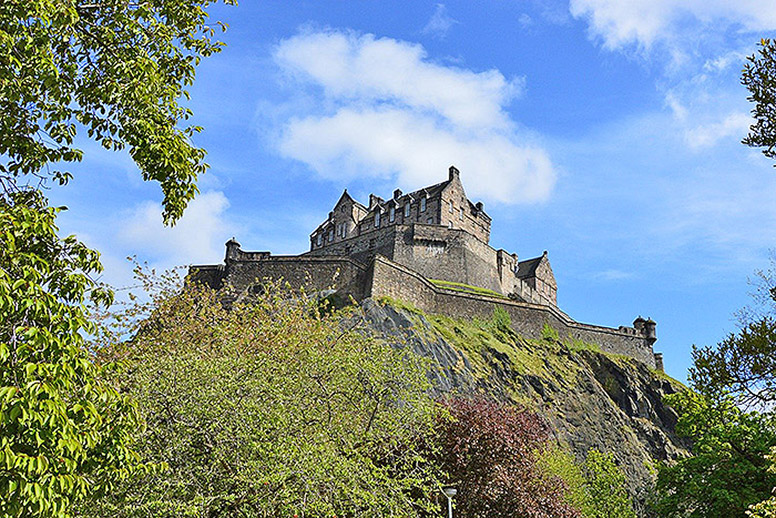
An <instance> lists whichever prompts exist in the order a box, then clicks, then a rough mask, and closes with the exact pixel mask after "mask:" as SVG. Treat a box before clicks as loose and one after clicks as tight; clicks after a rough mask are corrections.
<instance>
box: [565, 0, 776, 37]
mask: <svg viewBox="0 0 776 518" xmlns="http://www.w3.org/2000/svg"><path fill="white" fill-rule="evenodd" d="M569 8H570V11H571V14H572V15H573V16H574V17H576V18H586V19H587V20H588V21H589V24H590V31H591V32H592V34H593V35H595V36H596V37H599V38H601V39H602V40H603V42H604V45H605V46H606V47H607V48H610V49H616V48H621V47H624V46H627V45H631V44H636V45H638V46H640V47H643V48H650V47H651V46H652V45H653V44H655V43H656V42H658V41H661V40H672V39H677V38H682V37H686V36H688V34H687V31H686V29H687V28H688V27H691V26H712V25H713V26H716V27H719V28H722V29H724V28H726V27H731V28H733V29H737V30H743V31H747V32H756V31H763V30H770V29H773V28H775V27H776V0H735V1H731V0H681V1H678V0H570V4H569Z"/></svg>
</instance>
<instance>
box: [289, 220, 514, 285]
mask: <svg viewBox="0 0 776 518" xmlns="http://www.w3.org/2000/svg"><path fill="white" fill-rule="evenodd" d="M429 208H430V207H429ZM378 254H379V255H382V256H383V257H386V258H388V259H391V260H392V261H394V262H396V263H399V264H403V265H405V266H407V267H409V268H411V269H412V270H414V271H416V272H418V273H420V274H421V275H424V276H425V277H427V278H429V279H441V280H445V281H452V282H462V283H464V284H471V285H473V286H479V287H482V288H488V289H491V290H494V291H496V292H499V293H504V289H503V286H502V283H501V280H500V279H499V274H498V267H497V263H496V251H495V250H494V249H493V248H492V247H490V246H489V245H487V244H485V243H483V242H482V241H480V240H479V239H477V238H475V237H473V236H471V235H470V234H468V233H467V232H465V231H463V230H459V229H448V228H445V227H441V226H439V225H423V224H417V223H416V224H413V225H391V226H388V227H385V228H381V229H375V230H373V231H370V232H367V233H364V234H361V235H359V236H353V237H350V238H348V239H345V240H343V241H340V242H334V243H332V244H329V245H327V246H326V247H325V248H322V249H318V250H313V251H311V252H307V253H305V254H303V255H302V257H317V256H321V257H323V256H346V257H352V258H353V259H355V260H356V261H359V262H361V263H363V264H369V262H370V261H371V260H372V258H373V257H374V256H375V255H378ZM507 274H509V275H513V274H510V273H509V272H507ZM516 281H517V278H515V280H514V281H512V283H514V282H516ZM512 283H506V284H509V285H510V287H511V284H512Z"/></svg>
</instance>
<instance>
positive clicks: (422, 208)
mask: <svg viewBox="0 0 776 518" xmlns="http://www.w3.org/2000/svg"><path fill="white" fill-rule="evenodd" d="M420 212H426V198H421V199H420Z"/></svg>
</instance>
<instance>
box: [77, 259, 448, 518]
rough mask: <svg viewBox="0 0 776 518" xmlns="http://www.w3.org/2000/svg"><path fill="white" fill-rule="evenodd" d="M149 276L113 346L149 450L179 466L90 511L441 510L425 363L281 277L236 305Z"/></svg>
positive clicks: (152, 456)
mask: <svg viewBox="0 0 776 518" xmlns="http://www.w3.org/2000/svg"><path fill="white" fill-rule="evenodd" d="M139 273H141V282H142V283H143V284H145V285H146V286H147V287H149V288H151V290H152V296H151V297H150V298H151V303H150V304H149V305H145V304H139V305H134V304H133V305H130V306H129V307H128V308H127V309H126V311H123V312H121V313H120V314H114V315H113V317H114V318H115V319H116V323H117V325H118V328H117V329H116V335H115V336H114V337H111V336H105V337H102V338H101V340H104V341H105V343H113V345H112V347H109V348H106V349H103V354H105V355H106V356H109V357H110V358H111V359H117V360H120V361H121V362H122V363H123V364H124V365H125V366H126V369H125V370H122V371H117V373H116V376H117V377H116V379H117V382H118V383H120V384H121V387H122V390H126V391H127V392H129V393H130V394H131V395H132V396H133V397H134V398H135V399H136V400H137V401H138V405H139V408H140V410H141V412H142V414H143V417H144V418H145V419H146V421H147V423H148V426H147V428H146V429H145V431H144V432H143V433H142V434H141V435H140V436H139V443H138V446H139V448H140V452H141V454H142V455H143V456H145V457H146V458H148V459H149V460H151V461H153V462H156V463H163V462H164V463H166V464H167V465H168V466H169V469H168V470H166V471H164V472H161V473H154V474H150V475H148V476H144V477H140V478H139V479H135V480H132V481H129V482H128V483H127V484H124V485H121V486H119V487H118V488H117V489H116V490H115V491H114V492H113V498H110V499H105V500H103V501H102V502H101V503H100V505H99V506H93V505H90V506H89V507H88V508H86V509H84V510H83V512H84V513H87V514H90V515H94V516H116V517H129V516H132V517H135V516H154V517H158V516H170V517H172V516H175V517H177V516H247V517H252V516H257V517H258V516H278V517H283V516H285V517H289V518H290V517H293V516H295V515H297V516H299V517H312V516H328V517H331V516H333V515H337V516H352V515H358V516H364V517H369V516H375V517H377V516H396V517H409V516H415V515H416V512H417V510H418V509H419V508H423V507H426V506H429V505H431V504H432V501H431V500H429V499H427V498H426V497H427V495H428V494H429V493H430V492H431V491H432V490H433V489H434V488H435V487H436V485H435V484H436V477H435V470H434V467H433V465H431V464H430V463H429V461H428V459H427V457H426V455H425V453H424V452H425V451H426V450H422V451H421V448H420V445H422V444H424V443H425V442H426V441H427V440H429V437H430V436H431V434H432V432H433V425H434V418H435V416H436V413H437V411H438V408H437V407H436V405H435V404H434V402H433V401H432V400H431V398H430V397H429V396H428V395H427V394H426V390H427V389H428V387H429V384H428V381H427V379H426V375H425V367H426V364H425V362H423V361H421V360H420V359H418V358H416V357H415V356H414V355H412V354H411V353H410V352H409V351H408V350H406V349H394V348H392V347H390V346H388V345H386V344H382V343H379V342H377V341H375V340H373V339H371V338H368V337H366V336H364V335H363V334H360V333H358V332H357V326H358V323H359V319H358V318H356V317H355V316H354V317H353V318H347V315H342V314H340V313H337V314H332V313H331V312H329V311H320V308H319V307H318V305H317V303H316V302H315V301H314V300H313V299H305V298H299V297H298V296H295V295H292V294H291V293H289V292H288V291H286V290H284V289H282V288H279V287H268V288H267V290H266V291H265V294H264V295H262V296H260V297H256V298H254V299H252V300H251V301H250V303H249V304H248V303H246V304H245V305H242V304H237V305H235V306H234V307H232V308H231V310H229V311H227V310H226V309H224V307H223V306H222V299H221V298H220V297H222V296H225V294H224V293H221V294H217V293H215V292H214V291H212V290H210V289H207V288H204V287H202V286H188V287H187V288H186V289H185V290H183V291H180V288H179V286H177V285H173V286H172V287H170V286H169V285H167V284H166V283H165V282H164V281H159V280H158V279H156V278H155V277H154V276H142V275H143V272H142V271H141V272H139ZM157 289H159V290H160V291H156V290H157ZM148 299H149V297H148V296H145V297H139V298H138V299H137V300H148ZM127 326H128V327H127ZM121 336H132V337H133V338H132V340H131V341H129V342H123V343H122V342H120V341H119V340H117V338H116V337H121Z"/></svg>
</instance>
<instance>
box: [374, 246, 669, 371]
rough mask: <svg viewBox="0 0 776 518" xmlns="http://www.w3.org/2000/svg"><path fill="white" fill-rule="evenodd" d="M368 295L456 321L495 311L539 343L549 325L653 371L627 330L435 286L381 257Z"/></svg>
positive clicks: (648, 354) (646, 348)
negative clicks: (500, 310)
mask: <svg viewBox="0 0 776 518" xmlns="http://www.w3.org/2000/svg"><path fill="white" fill-rule="evenodd" d="M371 273H372V274H371V278H372V283H371V287H370V290H369V293H368V295H369V296H371V297H374V298H379V297H383V296H385V297H391V298H395V299H399V300H403V301H405V302H409V303H411V304H413V305H415V306H417V307H418V308H419V309H421V310H423V311H426V312H428V313H438V314H443V315H448V316H451V317H454V318H463V319H472V318H482V319H487V318H489V317H490V316H491V315H492V314H493V308H494V307H496V306H498V307H501V308H503V309H504V310H505V311H507V313H509V315H510V317H511V318H512V327H513V328H514V330H515V332H517V333H518V334H519V335H521V336H523V337H526V338H532V339H539V338H541V337H542V329H543V328H544V325H545V324H548V325H549V326H551V327H552V328H553V329H555V330H557V331H558V334H559V336H560V338H561V339H576V340H583V341H585V342H589V343H593V344H597V345H598V346H599V347H600V348H601V350H602V351H604V352H608V353H615V354H622V355H626V356H629V357H632V358H636V359H637V360H640V361H642V362H644V363H645V364H647V365H649V366H650V367H652V368H655V366H656V365H655V356H654V354H653V352H652V342H651V341H650V340H649V339H647V338H646V337H645V336H644V335H642V334H640V333H639V332H638V331H637V330H635V329H633V328H629V327H621V328H618V329H613V328H609V327H602V326H595V325H590V324H582V323H579V322H576V321H574V320H573V319H572V318H571V317H569V316H568V315H566V314H565V313H563V312H562V311H560V310H559V309H558V308H557V307H555V306H550V305H539V304H531V303H526V302H517V301H512V300H505V299H499V298H496V297H489V296H485V295H477V294H470V293H462V292H457V291H452V290H447V289H443V288H440V287H438V286H435V285H434V284H432V283H430V282H429V281H428V280H426V279H425V278H424V277H423V276H422V275H419V274H418V273H416V272H414V271H412V270H410V269H409V268H406V267H404V266H402V265H400V264H397V263H395V262H393V261H390V260H388V259H386V258H384V257H380V256H378V257H375V259H374V263H373V265H372V272H371Z"/></svg>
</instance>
